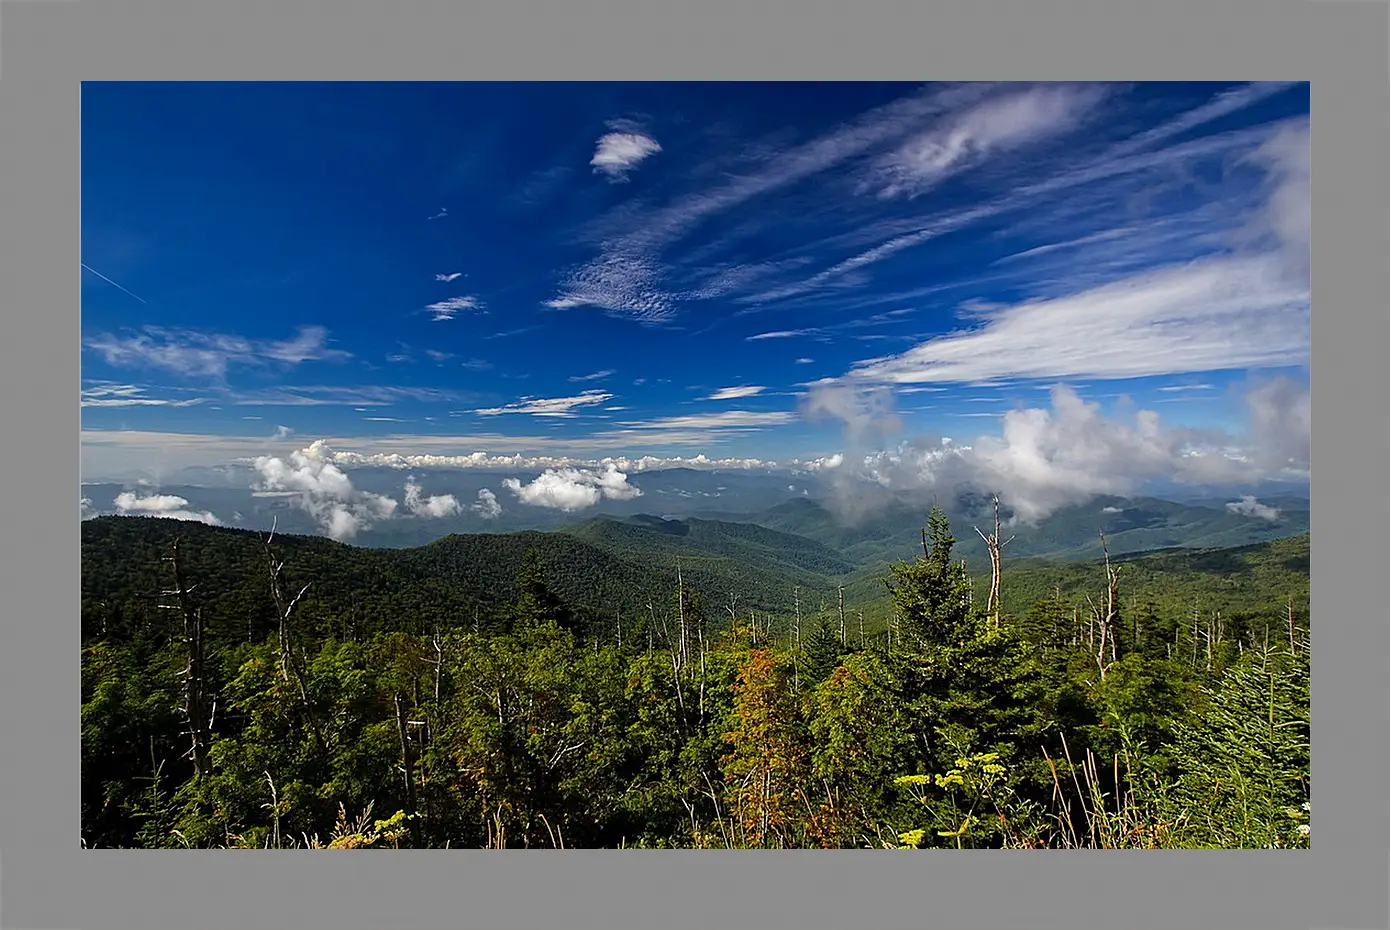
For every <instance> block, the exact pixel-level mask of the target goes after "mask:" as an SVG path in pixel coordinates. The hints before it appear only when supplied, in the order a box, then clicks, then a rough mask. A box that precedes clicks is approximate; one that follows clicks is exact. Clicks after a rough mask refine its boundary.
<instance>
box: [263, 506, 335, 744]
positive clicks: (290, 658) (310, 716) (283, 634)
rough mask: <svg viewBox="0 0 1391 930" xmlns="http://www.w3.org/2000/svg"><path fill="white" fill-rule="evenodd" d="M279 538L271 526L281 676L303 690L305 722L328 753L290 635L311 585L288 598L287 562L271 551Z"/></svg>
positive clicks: (269, 560) (269, 558) (269, 559)
mask: <svg viewBox="0 0 1391 930" xmlns="http://www.w3.org/2000/svg"><path fill="white" fill-rule="evenodd" d="M274 539H275V523H274V522H272V523H271V531H270V535H269V536H267V537H266V540H265V550H266V562H267V565H268V566H269V568H270V594H271V600H273V601H274V602H275V613H276V626H277V630H278V634H277V635H278V637H279V647H280V677H281V678H282V679H284V680H285V681H287V682H288V681H290V680H291V675H292V673H293V679H294V683H295V685H296V687H297V688H298V690H299V698H300V707H301V708H302V709H303V711H304V719H305V721H306V723H308V725H309V728H310V730H311V731H312V733H313V734H314V738H315V740H316V741H317V742H318V744H319V747H320V748H321V749H323V750H324V751H327V750H328V743H327V742H326V741H325V740H324V736H323V732H322V731H321V730H320V729H319V723H318V717H317V715H316V714H315V713H314V708H313V705H312V704H311V703H310V701H309V692H308V691H307V690H306V689H305V686H304V670H303V669H302V668H300V664H299V661H298V657H297V656H296V655H295V650H294V642H293V640H292V637H291V632H290V615H291V614H292V613H294V610H295V608H296V607H297V606H299V602H300V600H301V599H303V597H304V595H305V592H307V591H308V590H309V587H310V584H313V582H309V583H308V584H305V586H304V587H302V588H300V589H299V593H298V594H296V595H295V596H294V597H293V598H290V599H288V600H287V599H286V597H285V592H284V589H283V588H282V587H281V584H280V581H281V574H282V572H284V570H285V563H284V562H282V561H279V560H277V559H276V557H275V551H274V550H273V549H272V548H271V543H272V542H273V541H274Z"/></svg>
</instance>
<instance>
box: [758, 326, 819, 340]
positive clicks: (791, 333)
mask: <svg viewBox="0 0 1391 930" xmlns="http://www.w3.org/2000/svg"><path fill="white" fill-rule="evenodd" d="M818 332H820V330H818V329H775V330H772V331H771V332H766V333H754V334H753V335H752V336H745V337H744V341H745V342H759V341H761V340H763V339H792V338H795V337H797V336H808V335H811V334H813V333H818Z"/></svg>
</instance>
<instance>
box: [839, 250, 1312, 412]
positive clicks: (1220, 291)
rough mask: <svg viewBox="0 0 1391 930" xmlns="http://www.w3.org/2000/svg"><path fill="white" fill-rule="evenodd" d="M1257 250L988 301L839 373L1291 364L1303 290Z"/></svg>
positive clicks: (943, 375)
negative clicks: (975, 316) (984, 308)
mask: <svg viewBox="0 0 1391 930" xmlns="http://www.w3.org/2000/svg"><path fill="white" fill-rule="evenodd" d="M1278 272H1279V267H1278V264H1277V263H1273V262H1272V261H1271V260H1269V259H1268V258H1265V257H1252V258H1240V259H1215V260H1211V261H1207V262H1198V263H1193V264H1191V265H1185V266H1180V267H1177V268H1166V269H1162V270H1160V271H1155V272H1148V273H1145V274H1141V275H1137V276H1134V277H1132V278H1129V279H1126V280H1123V281H1121V282H1118V283H1115V284H1110V285H1105V286H1103V287H1099V288H1096V289H1094V290H1090V291H1084V292H1082V293H1079V294H1075V295H1071V296H1068V297H1059V298H1055V299H1050V300H1041V301H1032V302H1027V303H1023V304H1019V305H1016V306H1012V307H1009V308H1007V309H1003V310H995V311H991V312H990V313H989V314H988V315H987V316H986V322H985V323H984V325H982V326H980V327H978V328H977V329H974V330H970V331H966V332H961V333H954V334H950V335H946V336H942V337H939V338H936V339H930V340H928V341H927V342H924V343H922V344H921V345H918V346H916V347H915V348H912V349H909V350H908V351H907V352H904V353H902V354H900V355H896V356H890V357H887V358H880V359H871V360H868V361H865V362H861V363H860V364H858V365H857V366H855V367H854V368H852V370H851V372H850V373H849V374H850V377H852V378H854V379H857V380H864V381H878V382H886V383H895V384H912V383H922V382H949V381H957V382H978V381H987V380H992V379H1060V378H1098V379H1105V378H1139V377H1146V376H1151V375H1167V374H1175V373H1181V372H1206V371H1220V370H1233V369H1241V368H1263V367H1278V366H1283V365H1299V364H1302V363H1304V362H1305V361H1306V360H1307V359H1308V353H1309V323H1308V301H1309V293H1308V291H1307V290H1306V289H1304V288H1301V287H1298V286H1294V285H1289V284H1285V283H1283V282H1281V281H1280V280H1279V276H1278Z"/></svg>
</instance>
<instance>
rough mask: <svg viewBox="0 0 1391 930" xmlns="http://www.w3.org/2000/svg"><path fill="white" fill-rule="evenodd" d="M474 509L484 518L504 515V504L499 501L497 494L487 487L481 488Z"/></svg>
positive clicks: (488, 518)
mask: <svg viewBox="0 0 1391 930" xmlns="http://www.w3.org/2000/svg"><path fill="white" fill-rule="evenodd" d="M472 509H473V512H474V513H476V514H478V515H479V516H480V517H482V518H483V519H484V520H496V519H497V518H498V517H500V516H502V505H501V504H499V503H498V502H497V495H496V494H494V493H493V492H492V491H490V490H488V489H487V488H480V489H479V491H478V503H476V504H474V505H473V507H472Z"/></svg>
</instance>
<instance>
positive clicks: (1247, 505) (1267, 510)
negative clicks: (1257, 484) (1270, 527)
mask: <svg viewBox="0 0 1391 930" xmlns="http://www.w3.org/2000/svg"><path fill="white" fill-rule="evenodd" d="M1227 510H1228V512H1230V513H1234V514H1237V515H1238V516H1242V517H1257V518H1259V519H1261V520H1269V521H1270V522H1271V523H1274V522H1275V521H1276V520H1278V519H1280V511H1279V510H1278V509H1276V508H1274V507H1269V506H1266V505H1265V504H1262V503H1261V502H1260V501H1258V500H1256V498H1255V496H1254V495H1251V494H1243V495H1242V496H1241V500H1239V501H1230V502H1229V503H1228V504H1227Z"/></svg>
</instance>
